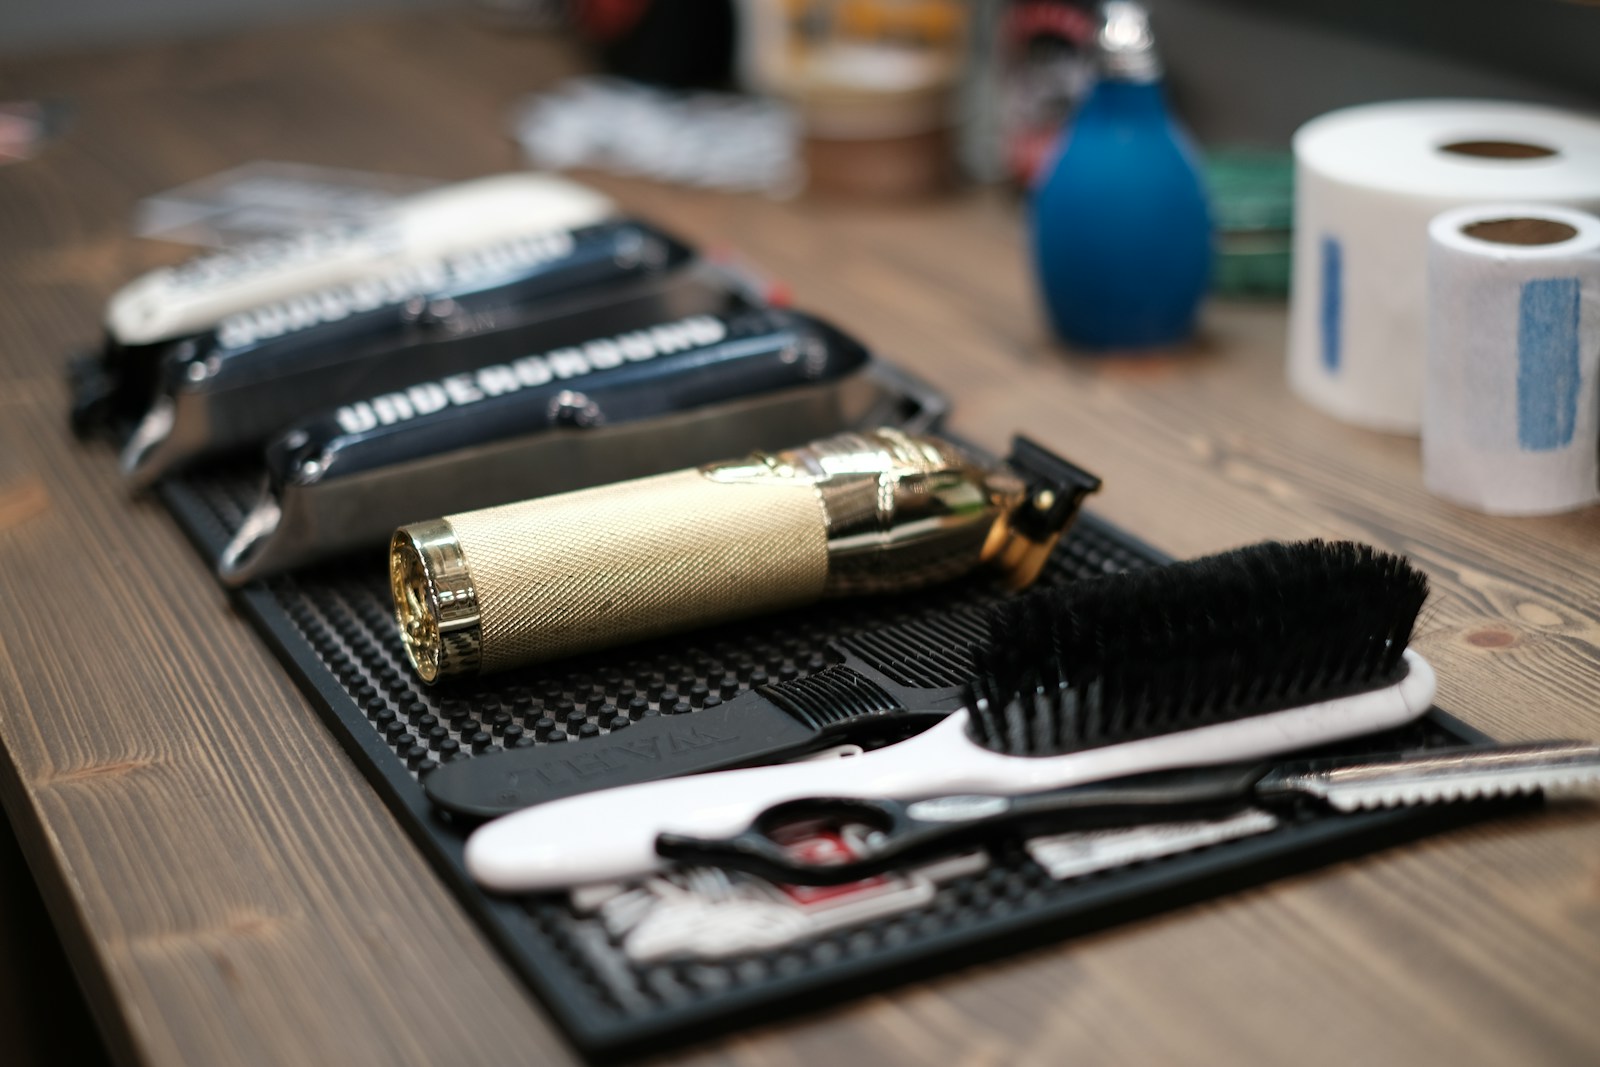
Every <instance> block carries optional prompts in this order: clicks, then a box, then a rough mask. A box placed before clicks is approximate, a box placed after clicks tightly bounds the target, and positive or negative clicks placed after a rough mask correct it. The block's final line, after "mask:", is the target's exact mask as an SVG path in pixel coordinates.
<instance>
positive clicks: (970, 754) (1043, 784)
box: [466, 650, 1436, 892]
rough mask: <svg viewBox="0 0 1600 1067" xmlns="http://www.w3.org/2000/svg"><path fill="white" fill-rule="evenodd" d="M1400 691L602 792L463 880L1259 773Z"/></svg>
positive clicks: (527, 820)
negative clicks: (664, 841)
mask: <svg viewBox="0 0 1600 1067" xmlns="http://www.w3.org/2000/svg"><path fill="white" fill-rule="evenodd" d="M1405 655H1406V660H1407V662H1408V665H1409V670H1408V672H1407V675H1406V677H1405V678H1404V679H1403V680H1402V681H1400V682H1399V683H1397V684H1395V685H1392V686H1389V687H1388V688H1385V689H1379V690H1374V691H1372V692H1369V693H1361V694H1358V695H1356V696H1352V697H1343V698H1340V699H1337V700H1329V701H1324V702H1322V703H1320V704H1309V705H1306V706H1304V707H1299V708H1290V709H1287V710H1284V711H1277V712H1272V713H1270V714H1267V715H1256V716H1252V717H1250V718H1246V719H1236V720H1233V721H1231V722H1221V723H1215V724H1213V725H1210V726H1202V727H1198V728H1196V729H1193V730H1185V731H1182V732H1180V733H1172V734H1162V735H1159V736H1156V737H1148V738H1144V739H1142V740H1138V741H1127V742H1124V743H1122V744H1118V745H1108V746H1106V747H1104V748H1095V749H1088V750H1085V751H1083V752H1073V753H1069V754H1067V755H1063V756H1049V757H1029V756H1004V755H1000V754H999V753H995V752H991V751H989V750H988V749H985V748H981V747H979V746H978V745H976V744H974V743H973V742H972V741H971V740H970V739H969V738H968V737H967V712H966V710H965V709H963V710H961V711H957V712H955V713H954V714H952V715H951V716H950V717H949V718H947V719H945V720H944V721H943V722H941V723H939V724H938V725H936V726H934V727H933V728H932V729H929V730H927V731H925V732H923V733H921V734H919V735H917V736H916V737H913V738H911V739H909V740H907V741H902V742H900V743H899V744H897V745H890V746H888V747H887V748H881V749H878V750H877V751H875V752H869V753H867V754H865V755H862V756H856V757H853V758H849V759H841V760H830V761H820V762H810V763H789V764H783V765H781V766H777V767H751V768H747V769H744V770H737V771H718V772H714V773H711V774H698V775H691V776H690V777H687V778H675V779H670V780H668V781H662V782H646V783H643V784H641V785H632V786H623V787H621V788H618V789H606V790H601V791H600V792H596V793H587V794H583V795H581V796H575V797H567V798H565V799H563V800H556V801H552V802H550V803H548V804H540V805H538V806H536V807H532V808H527V809H524V810H523V811H519V812H515V813H513V814H511V815H507V816H504V817H503V818H500V819H496V820H494V821H493V822H490V823H488V824H486V825H484V826H483V827H481V828H479V829H478V830H477V831H476V832H475V833H473V835H472V836H471V837H470V838H469V839H468V840H467V850H466V860H467V869H468V870H469V871H470V872H471V873H472V876H473V877H474V878H476V879H477V880H478V881H479V882H480V883H482V884H483V885H485V886H487V887H488V888H490V889H496V890H501V891H504V892H516V891H534V890H547V889H562V888H567V887H570V886H575V885H583V884H586V883H590V882H607V881H616V880H621V879H628V878H637V877H640V876H642V875H645V874H648V873H650V872H651V871H652V870H655V869H657V868H658V867H661V866H663V865H664V863H665V861H664V860H662V859H661V858H660V857H659V856H657V855H656V838H657V837H658V836H660V835H661V834H663V833H675V834H682V835H685V836H690V837H697V838H725V837H730V836H732V835H734V834H737V833H739V832H741V831H743V830H745V829H747V828H748V827H749V826H750V825H751V824H752V823H753V822H754V821H755V820H756V818H757V817H758V816H760V815H761V814H762V813H763V812H765V811H767V810H768V809H769V808H771V807H773V806H775V805H777V804H782V803H786V802H788V801H793V800H809V799H813V798H832V797H841V798H850V799H856V800H884V799H895V800H914V799H917V798H919V797H928V796H940V795H949V794H956V793H991V794H1006V795H1013V796H1014V795H1018V794H1023V793H1035V792H1041V791H1044V790H1049V789H1063V788H1066V787H1068V786H1073V785H1082V784H1085V783H1088V782H1095V781H1104V780H1106V779H1109V778H1120V777H1123V776H1124V775H1130V774H1143V773H1146V772H1149V771H1160V770H1170V769H1173V768H1178V767H1197V766H1206V765H1211V764H1218V763H1231V762H1234V761H1237V760H1250V759H1260V758H1264V757H1267V756H1274V755H1278V754H1281V753H1285V752H1294V751H1297V750H1299V749H1304V748H1310V747H1312V746H1315V745H1322V744H1328V743H1330V742H1333V741H1340V740H1343V739H1345V738H1349V737H1358V736H1360V735H1362V734H1368V733H1376V732H1378V731H1381V730H1387V729H1391V728H1393V727H1396V726H1401V725H1404V724H1405V723H1408V722H1410V721H1412V720H1413V719H1415V718H1417V717H1418V716H1420V715H1422V714H1423V713H1424V712H1426V711H1427V710H1428V708H1429V706H1430V705H1431V704H1432V703H1433V696H1434V690H1435V687H1436V680H1435V677H1434V673H1433V668H1432V667H1430V666H1429V665H1428V663H1427V661H1426V660H1424V659H1423V658H1422V657H1421V656H1419V655H1417V654H1416V653H1415V652H1412V651H1410V650H1407V651H1406V653H1405Z"/></svg>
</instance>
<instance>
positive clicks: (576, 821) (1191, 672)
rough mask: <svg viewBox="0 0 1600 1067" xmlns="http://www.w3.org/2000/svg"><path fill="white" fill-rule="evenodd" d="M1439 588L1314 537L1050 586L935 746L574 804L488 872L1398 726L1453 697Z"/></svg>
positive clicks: (535, 879) (533, 824)
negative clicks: (1430, 605) (1441, 645)
mask: <svg viewBox="0 0 1600 1067" xmlns="http://www.w3.org/2000/svg"><path fill="white" fill-rule="evenodd" d="M1426 593H1427V583H1426V579H1425V578H1424V577H1423V575H1422V574H1421V573H1420V572H1418V571H1416V570H1414V569H1413V568H1411V567H1410V566H1409V565H1408V564H1406V563H1405V562H1404V561H1403V560H1401V559H1399V558H1397V557H1394V556H1389V555H1385V554H1382V553H1377V552H1374V551H1373V550H1372V549H1370V548H1365V547H1363V546H1358V545H1351V544H1333V545H1330V544H1324V543H1321V542H1311V543H1307V544H1299V545H1282V544H1265V545H1258V546H1255V547H1252V548H1247V549H1242V550H1239V551H1236V552H1230V553H1225V554H1223V555H1220V556H1215V557H1211V558H1208V559H1204V560H1199V561H1195V562H1192V563H1183V564H1175V565H1172V566H1169V567H1162V568H1154V569H1150V570H1144V571H1135V572H1132V573H1129V574H1124V575H1116V576H1111V577H1107V578H1102V579H1095V580H1092V581H1086V582H1077V583H1073V584H1071V585H1067V586H1064V587H1062V588H1060V589H1056V590H1045V591H1040V592H1037V593H1033V594H1029V595H1027V596H1025V597H1022V598H1019V599H1018V600H1016V601H1014V602H1012V603H1010V604H1007V605H1003V606H1001V607H999V608H997V609H996V612H995V614H994V616H993V618H992V620H991V628H992V633H991V635H990V641H989V643H988V646H987V649H988V650H987V651H986V652H985V653H984V655H983V660H982V663H981V667H982V671H981V672H980V676H979V678H978V680H977V681H976V682H975V683H974V684H973V686H972V687H971V690H970V693H969V695H968V701H967V703H966V707H965V708H963V709H962V710H960V711H957V712H955V713H954V714H952V715H950V716H949V717H948V718H946V719H945V720H944V721H942V722H940V723H939V724H938V725H936V726H934V727H932V728H931V729H929V730H927V731H925V732H924V733H921V734H919V735H917V736H916V737H913V738H911V739H909V740H907V741H902V742H900V743H898V744H894V745H890V746H888V747H885V748H882V749H878V750H876V751H874V752H870V753H867V754H865V755H862V756H858V757H855V758H853V759H841V760H832V761H825V762H812V763H799V764H788V765H784V766H778V767H760V768H750V769H746V770H738V771H725V772H720V773H715V774H703V775H695V776H692V777H689V778H683V779H678V780H674V781H670V782H657V783H651V784H649V785H643V786H630V787H627V788H624V789H614V790H607V791H605V792H602V793H593V794H589V795H587V796H582V797H572V798H568V799H566V800H561V801H557V802H555V803H553V804H550V805H544V806H542V807H540V808H539V809H537V810H534V811H528V812H520V813H518V814H516V815H512V816H508V817H506V818H503V819H500V820H497V821H495V822H493V823H490V824H489V825H487V826H484V827H482V828H481V829H479V830H478V831H477V832H476V833H475V834H474V835H473V836H472V838H471V839H470V840H469V841H468V845H467V865H468V868H469V869H470V870H471V871H472V873H473V875H474V876H475V877H476V878H477V879H478V880H479V881H480V882H482V883H484V884H485V885H487V886H489V887H491V888H494V889H499V890H509V891H517V890H536V889H556V888H563V887H567V886H572V885H578V884H583V883H587V882H596V881H609V880H615V879H623V878H632V877H638V876H641V875H644V874H647V873H649V872H650V871H652V870H655V869H657V868H659V867H660V866H661V864H662V862H663V859H662V857H661V855H660V854H659V853H658V851H657V842H658V840H660V841H662V842H664V843H665V844H666V846H667V851H669V852H670V851H694V850H697V851H695V854H697V855H705V854H706V852H707V851H708V850H714V849H716V848H719V847H732V846H731V845H729V844H728V843H729V842H732V841H735V840H738V839H741V838H743V839H744V840H749V838H748V834H749V832H750V831H751V830H756V831H764V830H766V829H768V828H772V827H776V826H779V825H782V824H784V823H788V822H792V821H794V820H795V819H797V818H805V817H807V816H808V815H810V814H812V813H816V812H823V813H825V812H828V811H837V810H839V808H840V807H841V806H842V805H846V804H847V805H848V806H849V807H850V808H851V810H852V811H856V812H870V811H871V810H872V809H873V808H874V806H881V805H882V804H883V803H884V802H893V801H902V800H914V799H917V798H920V797H934V796H945V795H952V794H988V795H994V796H1000V797H1006V796H1020V795H1025V794H1033V793H1039V792H1044V791H1048V790H1056V789H1063V788H1066V787H1069V786H1075V785H1080V784H1084V783H1089V782H1098V781H1104V780H1107V779H1111V778H1118V777H1122V776H1126V775H1132V774H1140V773H1146V772H1153V771H1160V770H1167V769H1173V768H1181V767H1195V766H1208V765H1215V764H1224V763H1231V762H1235V761H1240V760H1247V759H1260V758H1263V757H1266V756H1271V755H1276V754H1279V753H1285V752H1292V751H1296V750H1299V749H1304V748H1309V747H1312V746H1315V745H1321V744H1327V743H1330V742H1333V741H1338V740H1342V739H1344V738H1349V737H1354V736H1359V735H1362V734H1367V733H1373V732H1377V731H1381V730H1386V729H1391V728H1393V727H1396V726H1399V725H1401V724H1403V723H1406V722H1409V721H1411V720H1412V719H1415V718H1416V717H1418V716H1420V715H1421V714H1423V713H1424V712H1425V711H1426V710H1427V709H1428V706H1429V704H1430V703H1431V701H1432V698H1433V692H1434V677H1433V671H1432V669H1431V668H1430V667H1429V666H1428V664H1427V663H1426V662H1425V661H1424V660H1422V659H1421V657H1419V656H1417V655H1416V653H1414V652H1412V651H1410V650H1408V649H1407V648H1406V642H1407V641H1408V640H1409V636H1410V633H1411V629H1412V627H1413V625H1414V624H1415V621H1416V616H1417V613H1418V611H1419V610H1420V609H1421V606H1422V602H1423V599H1424V597H1425V596H1426ZM884 699H887V694H885V696H884ZM881 821H887V819H886V817H885V818H884V819H882V820H881ZM599 827H604V832H603V833H599V832H596V828H599Z"/></svg>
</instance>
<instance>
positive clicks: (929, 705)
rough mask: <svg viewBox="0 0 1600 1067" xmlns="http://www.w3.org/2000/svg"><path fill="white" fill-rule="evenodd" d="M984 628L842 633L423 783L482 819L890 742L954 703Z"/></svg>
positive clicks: (433, 794)
mask: <svg viewBox="0 0 1600 1067" xmlns="http://www.w3.org/2000/svg"><path fill="white" fill-rule="evenodd" d="M986 626H987V623H986V620H985V618H984V616H983V615H982V614H981V613H980V612H978V611H975V610H964V611H957V612H950V613H948V614H942V615H934V616H930V617H928V618H926V619H913V620H909V621H906V622H903V623H899V624H897V625H894V626H890V627H885V628H883V629H879V630H873V631H869V632H863V633H860V634H856V635H852V636H850V637H846V638H842V639H839V640H836V641H834V642H833V643H832V644H830V645H829V652H830V653H831V654H832V655H833V656H834V657H835V658H836V661H837V662H835V663H834V664H832V665H830V666H829V667H827V668H825V669H823V670H821V671H818V672H817V673H815V674H812V675H808V676H807V677H804V678H797V679H793V680H791V681H787V682H779V683H777V684H774V685H764V686H761V687H759V688H757V689H753V690H750V691H749V692H746V693H741V694H739V696H737V697H735V698H734V699H732V700H730V701H728V702H727V703H725V704H719V705H717V706H715V707H708V708H702V709H700V710H698V711H695V712H694V713H693V714H690V715H659V716H652V717H650V718H646V719H641V720H640V721H638V722H636V723H633V724H631V725H629V726H627V727H625V728H621V729H613V731H612V732H611V733H608V734H605V735H604V736H601V737H594V738H589V739H586V740H583V741H580V742H577V743H575V744H568V745H544V746H539V747H535V748H519V749H509V750H506V751H502V752H495V753H491V754H489V755H485V756H479V757H476V758H471V759H460V760H458V761H457V762H454V763H448V764H446V765H445V766H443V767H441V768H439V769H438V770H436V771H434V772H433V773H432V774H430V775H429V776H428V777H427V778H425V779H423V786H424V788H425V789H426V791H427V794H428V798H429V799H430V800H432V801H433V803H434V804H436V805H438V806H439V807H440V808H443V809H445V810H447V811H451V812H454V813H456V814H459V815H465V816H469V817H472V818H479V819H487V818H493V817H495V816H499V815H505V814H508V813H510V812H513V811H516V810H517V809H519V808H525V807H529V806H530V805H533V804H542V803H544V802H545V801H548V800H555V799H557V798H560V797H565V796H572V795H574V794H577V793H587V792H591V791H593V790H597V789H608V788H611V787H612V786H619V785H633V784H635V783H639V782H651V781H655V780H657V779H660V778H673V777H677V776H679V775H684V774H698V773H700V772H702V771H713V770H724V769H727V768H730V767H742V766H747V765H750V764H758V763H775V762H779V761H782V760H785V759H790V758H793V757H795V756H799V755H804V754H805V753H807V752H812V751H815V750H817V749H821V748H827V747H829V746H831V745H838V744H844V743H849V742H862V743H869V744H870V743H879V742H883V741H886V740H898V739H899V738H901V737H905V736H907V735H909V734H911V733H915V732H916V731H918V730H921V729H923V728H925V727H927V726H929V725H931V724H932V723H933V722H936V721H938V720H939V719H942V718H943V717H944V716H946V715H948V714H949V713H950V712H952V711H954V710H956V709H957V708H959V707H961V705H962V703H963V702H964V701H965V699H966V687H967V684H968V683H969V682H971V680H972V677H973V663H974V660H973V656H974V652H975V650H976V649H977V648H979V647H980V646H981V645H982V644H983V642H984V641H985V640H986V634H987V630H986Z"/></svg>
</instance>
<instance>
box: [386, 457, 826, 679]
mask: <svg viewBox="0 0 1600 1067" xmlns="http://www.w3.org/2000/svg"><path fill="white" fill-rule="evenodd" d="M452 542H453V547H452ZM419 551H420V553H421V554H422V555H428V556H429V557H430V567H429V568H427V569H426V573H423V569H422V568H414V573H413V574H412V575H411V577H409V578H408V577H407V576H406V574H405V573H404V572H405V568H406V566H407V564H408V562H414V561H417V556H418V554H419ZM451 551H454V552H455V553H456V554H457V555H458V556H459V561H458V564H459V565H458V566H456V567H453V568H452V567H450V566H442V567H441V566H439V565H438V564H439V562H440V559H441V557H445V559H444V562H445V563H446V564H448V563H449V560H448V558H447V557H448V556H449V554H450V552H451ZM391 563H392V565H393V567H394V568H395V573H394V579H395V585H396V604H397V610H398V611H399V612H400V616H401V618H400V623H401V627H402V631H403V632H404V631H405V630H406V629H407V627H408V625H409V624H410V622H411V620H408V619H407V617H406V615H407V611H406V608H405V604H406V602H407V601H406V600H405V596H406V595H407V594H406V592H405V589H404V588H403V586H404V584H405V583H406V582H407V581H421V582H429V583H431V582H434V581H436V580H437V579H439V578H440V577H441V575H444V576H445V580H444V584H445V585H448V586H449V588H448V589H446V590H444V594H445V596H444V600H445V607H444V609H443V610H442V611H436V612H433V613H430V614H433V615H434V616H435V617H436V618H437V619H438V626H439V629H440V630H444V629H446V628H447V627H448V626H450V625H451V622H450V620H451V619H454V620H455V621H456V622H457V623H460V624H463V625H458V626H457V627H456V629H455V632H454V644H453V645H452V642H451V640H450V639H448V638H447V639H446V640H445V641H444V642H443V654H442V655H440V653H439V651H438V649H439V646H440V644H441V643H440V642H439V641H438V640H437V637H436V635H435V638H434V639H433V640H429V641H425V642H421V643H419V642H417V641H414V640H412V638H411V637H410V636H409V635H408V637H407V641H408V645H409V646H410V647H411V650H412V652H413V654H414V656H416V658H417V667H418V671H419V672H420V673H421V674H422V675H423V677H424V678H426V679H429V680H431V679H432V678H433V677H435V676H438V675H448V674H459V673H473V672H476V671H478V670H482V671H494V670H502V669H505V668H508V667H512V666H518V665H521V664H527V663H537V662H541V661H544V660H551V659H558V658H560V657H563V656H567V655H572V654H575V653H577V652H582V651H588V650H591V649H595V648H603V647H606V646H610V645H619V644H624V643H626V642H630V641H636V640H640V639H642V638H646V637H653V636H657V635H661V634H667V633H674V632H679V631H683V630H688V629H693V628H695V627H698V626H704V625H707V624H709V623H713V622H720V621H725V620H729V619H735V618H740V617H744V616H748V615H756V614H760V613H763V612H770V611H776V610H780V609H783V608H788V607H793V606H796V605H799V604H804V603H809V602H811V601H814V600H816V599H818V598H820V597H821V596H822V594H823V591H824V587H825V586H826V583H827V579H828V522H827V516H826V514H825V513H824V511H823V505H822V501H821V499H820V497H819V495H818V493H817V490H816V488H815V487H814V486H813V485H811V484H809V483H807V482H806V481H803V480H797V481H794V482H778V481H770V480H762V481H754V480H752V481H716V480H713V479H712V478H710V477H708V476H707V475H705V474H703V473H702V472H700V471H698V470H685V471H675V472H673V473H671V474H662V475H657V476H655V477H652V478H641V479H637V480H635V481H630V482H622V483H619V484H616V485H608V486H601V487H598V488H594V489H586V490H581V491H578V492H573V493H564V494H561V495H559V496H554V497H546V498H542V499H537V500H530V501H524V502H521V503H516V504H507V505H504V506H502V507H495V508H486V509H484V510H481V511H474V512H468V513H466V514H462V515H454V516H449V517H447V518H445V519H442V520H433V521H431V522H427V523H416V524H413V525H412V526H408V527H405V528H403V529H401V530H400V531H398V532H397V533H396V534H395V540H394V543H393V546H392V552H391ZM451 572H454V573H456V574H457V576H458V578H460V579H462V580H457V581H451V580H450V579H449V578H448V573H451ZM438 593H439V590H434V591H433V595H434V596H435V597H436V598H437V596H438ZM410 595H413V596H418V595H428V594H427V592H426V591H420V590H419V591H413V592H412V593H411V594H410ZM469 601H471V602H472V603H474V604H475V607H476V612H475V615H476V638H477V640H476V644H477V648H476V653H477V656H476V659H474V656H473V655H472V653H473V651H474V650H473V649H472V647H471V646H472V644H473V642H472V640H471V637H472V632H471V631H472V629H473V627H472V626H470V625H465V624H467V617H466V612H467V609H468V607H469V604H468V602H469ZM436 603H437V599H436ZM452 606H454V607H455V608H456V609H457V610H456V613H455V615H454V616H452V614H451V610H450V609H451V607H452ZM425 646H432V647H433V648H434V650H435V651H434V660H435V662H433V663H432V664H430V663H428V662H427V661H426V660H427V658H428V657H427V655H426V647H425ZM419 653H421V654H419Z"/></svg>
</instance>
